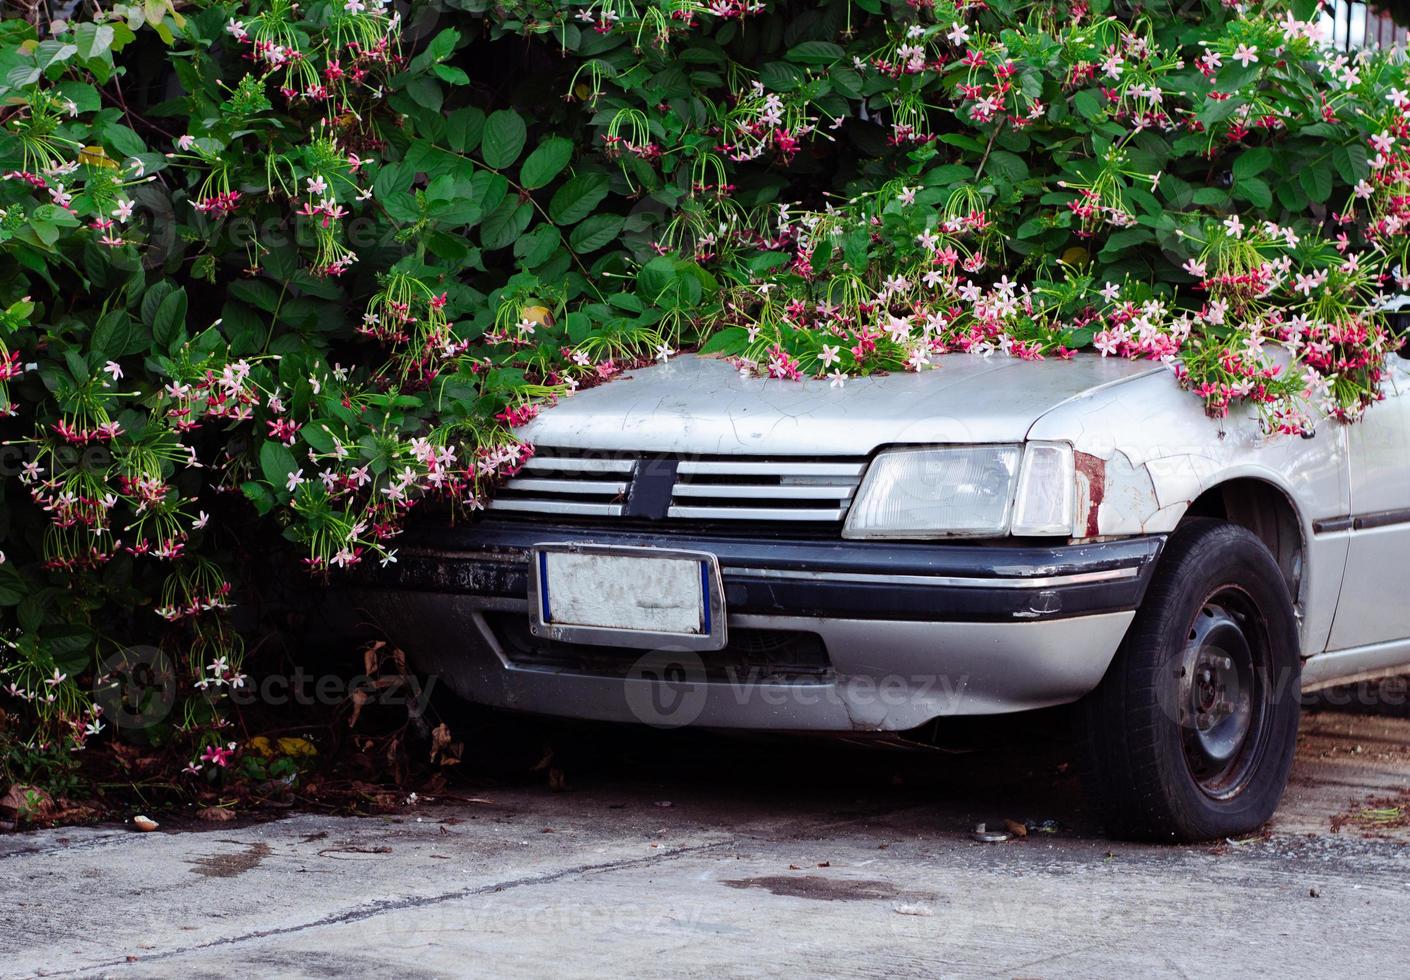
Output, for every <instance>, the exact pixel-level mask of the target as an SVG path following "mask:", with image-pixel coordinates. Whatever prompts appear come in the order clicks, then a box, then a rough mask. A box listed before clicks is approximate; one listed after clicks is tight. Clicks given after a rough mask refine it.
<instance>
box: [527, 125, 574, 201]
mask: <svg viewBox="0 0 1410 980" xmlns="http://www.w3.org/2000/svg"><path fill="white" fill-rule="evenodd" d="M571 159H573V141H572V140H569V139H564V138H563V137H561V136H553V137H550V138H549V139H546V140H544V141H543V142H542V143H540V144H539V145H538V146H536V147H535V148H534V151H533V152H532V153H530V154H529V157H528V159H527V160H525V161H524V165H523V166H522V167H521V168H519V183H521V184H523V185H524V186H525V187H527V188H528V189H529V190H531V191H532V190H537V189H538V188H540V187H543V186H545V185H546V184H547V183H548V182H549V181H551V180H552V179H553V178H554V177H557V176H558V175H559V174H560V173H562V172H563V168H564V167H566V166H568V161H569V160H571Z"/></svg>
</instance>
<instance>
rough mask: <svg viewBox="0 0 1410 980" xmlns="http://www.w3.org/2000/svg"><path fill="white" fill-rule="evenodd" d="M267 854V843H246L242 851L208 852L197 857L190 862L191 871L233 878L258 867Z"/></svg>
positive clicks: (215, 876)
mask: <svg viewBox="0 0 1410 980" xmlns="http://www.w3.org/2000/svg"><path fill="white" fill-rule="evenodd" d="M224 843H228V844H236V843H239V842H238V841H225V842H224ZM268 854H269V845H268V844H265V843H263V842H259V843H255V844H248V845H245V849H244V850H243V851H235V852H233V853H227V854H210V855H207V856H206V857H203V858H197V859H196V860H194V861H192V862H190V864H191V873H192V874H198V875H205V876H206V877H207V878H234V877H235V876H236V875H242V874H244V873H245V872H246V871H251V870H253V869H254V868H256V867H258V866H259V863H260V862H261V861H263V860H264V859H265V857H267V856H268Z"/></svg>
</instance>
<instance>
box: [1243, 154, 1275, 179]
mask: <svg viewBox="0 0 1410 980" xmlns="http://www.w3.org/2000/svg"><path fill="white" fill-rule="evenodd" d="M1272 165H1273V151H1272V150H1270V149H1268V147H1266V146H1255V147H1254V148H1253V149H1251V150H1245V151H1244V152H1243V153H1241V154H1239V158H1238V159H1237V160H1235V161H1234V177H1235V178H1236V179H1238V178H1244V177H1257V176H1258V175H1259V174H1261V173H1263V171H1265V170H1267V169H1268V168H1269V167H1271V166H1272Z"/></svg>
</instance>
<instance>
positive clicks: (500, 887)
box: [44, 839, 737, 977]
mask: <svg viewBox="0 0 1410 980" xmlns="http://www.w3.org/2000/svg"><path fill="white" fill-rule="evenodd" d="M736 843H737V842H736V841H735V840H733V839H728V840H722V841H715V842H714V843H712V844H698V845H694V846H690V847H681V848H676V849H675V850H670V851H664V852H662V853H660V854H651V855H647V856H645V857H639V858H628V859H625V860H621V861H605V862H602V863H600V864H583V865H576V866H574V867H570V868H562V869H560V870H558V871H553V872H549V873H547V874H540V875H530V876H527V877H523V878H511V879H509V880H506V881H497V882H492V883H490V884H486V885H476V886H473V887H469V888H461V889H457V890H456V891H453V892H444V893H442V894H439V895H422V896H414V897H411V896H409V897H406V898H400V899H392V900H390V901H386V902H381V903H378V904H376V905H371V906H366V905H364V906H358V907H356V908H352V909H348V910H347V911H345V912H339V913H337V914H335V915H326V916H323V917H322V918H319V919H314V920H312V921H309V922H302V923H299V924H297V925H291V926H279V927H277V928H273V929H257V930H254V931H252V932H247V933H243V934H241V935H238V936H227V937H225V938H223V939H215V940H212V941H210V942H208V943H197V944H196V945H194V946H183V947H180V948H176V949H168V950H163V951H161V952H159V953H151V954H149V955H145V956H140V957H138V958H137V959H136V960H128V959H121V960H109V961H107V962H104V963H94V964H91V965H87V966H81V967H75V968H73V969H71V970H51V971H45V973H44V975H45V976H48V977H62V976H74V975H76V974H85V973H91V972H93V971H98V970H105V969H113V968H117V967H124V966H136V965H137V964H140V963H151V962H154V961H157V960H167V959H171V958H172V957H175V956H182V955H184V954H186V953H195V952H200V951H201V950H206V949H216V948H220V947H223V946H234V945H238V944H240V943H246V942H250V941H251V940H256V939H267V938H269V937H271V936H287V935H291V934H294V933H299V932H304V931H306V930H309V929H318V928H321V927H323V926H335V925H343V924H345V923H350V922H362V921H364V920H367V919H371V918H375V917H376V916H379V915H384V914H386V913H388V912H401V911H405V910H408V909H419V908H428V907H431V906H435V905H441V904H444V903H445V902H453V901H456V900H457V899H462V898H474V897H475V896H477V895H488V894H492V893H494V892H501V891H506V890H508V889H511V888H523V887H527V886H532V885H545V884H551V883H553V882H556V881H562V880H563V879H565V878H571V877H574V876H578V875H590V874H595V873H597V872H602V871H619V870H622V869H626V868H636V867H641V866H643V865H647V864H653V863H657V862H662V861H671V860H675V859H676V858H680V857H684V856H685V855H688V854H701V853H704V852H707V851H712V850H717V849H720V848H724V847H728V846H731V845H735V844H736Z"/></svg>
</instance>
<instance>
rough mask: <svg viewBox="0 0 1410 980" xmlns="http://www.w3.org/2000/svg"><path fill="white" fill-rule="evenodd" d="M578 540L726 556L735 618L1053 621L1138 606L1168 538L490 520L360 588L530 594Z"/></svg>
mask: <svg viewBox="0 0 1410 980" xmlns="http://www.w3.org/2000/svg"><path fill="white" fill-rule="evenodd" d="M563 542H571V543H579V544H598V545H613V546H619V547H620V546H628V547H661V548H672V549H677V550H692V551H704V552H709V553H711V554H714V555H716V556H717V557H718V558H719V563H720V570H721V574H722V577H723V580H724V587H725V604H726V607H727V608H728V609H729V612H730V614H731V615H763V616H801V617H822V618H828V619H877V620H909V621H935V622H942V621H955V622H995V621H1013V620H1015V619H1018V620H1024V619H1027V620H1048V619H1061V618H1067V617H1073V616H1086V615H1094V614H1098V613H1107V612H1124V611H1130V610H1132V609H1135V608H1136V607H1137V606H1138V605H1140V602H1141V599H1142V597H1143V596H1144V595H1145V590H1146V587H1147V585H1148V584H1149V581H1150V577H1151V574H1152V572H1153V571H1154V568H1155V563H1156V559H1157V558H1158V557H1159V555H1160V550H1161V548H1162V547H1163V545H1164V542H1165V538H1164V536H1161V535H1152V536H1147V537H1138V538H1124V539H1120V540H1114V541H1104V542H1099V543H1095V544H1075V545H1063V546H1057V547H1031V546H1024V545H1014V544H1010V543H1008V542H975V543H966V544H916V543H896V542H887V541H839V540H835V539H831V540H815V541H813V540H774V539H763V538H747V537H734V536H716V535H705V534H698V533H696V534H690V533H677V532H647V531H638V530H611V529H608V530H604V529H598V528H584V527H581V526H570V525H563V526H556V525H553V524H545V523H537V522H536V523H533V524H529V523H520V522H510V521H495V520H484V521H481V522H478V523H475V524H472V525H468V526H464V527H454V528H452V527H446V528H437V529H434V530H431V529H427V528H421V529H418V530H415V531H411V532H408V534H407V536H406V537H405V538H404V539H403V541H402V542H401V543H400V545H399V547H398V554H397V558H398V560H397V562H396V563H395V564H393V565H390V566H388V567H387V568H384V569H378V570H376V571H375V573H369V575H371V576H372V579H373V580H372V581H368V582H366V583H365V584H367V585H373V586H375V587H377V588H387V589H406V590H413V591H418V592H441V593H448V594H456V595H477V596H486V597H505V598H513V599H524V598H525V597H526V596H527V595H528V589H529V553H530V551H531V549H532V548H533V546H534V545H536V544H545V543H563Z"/></svg>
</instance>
